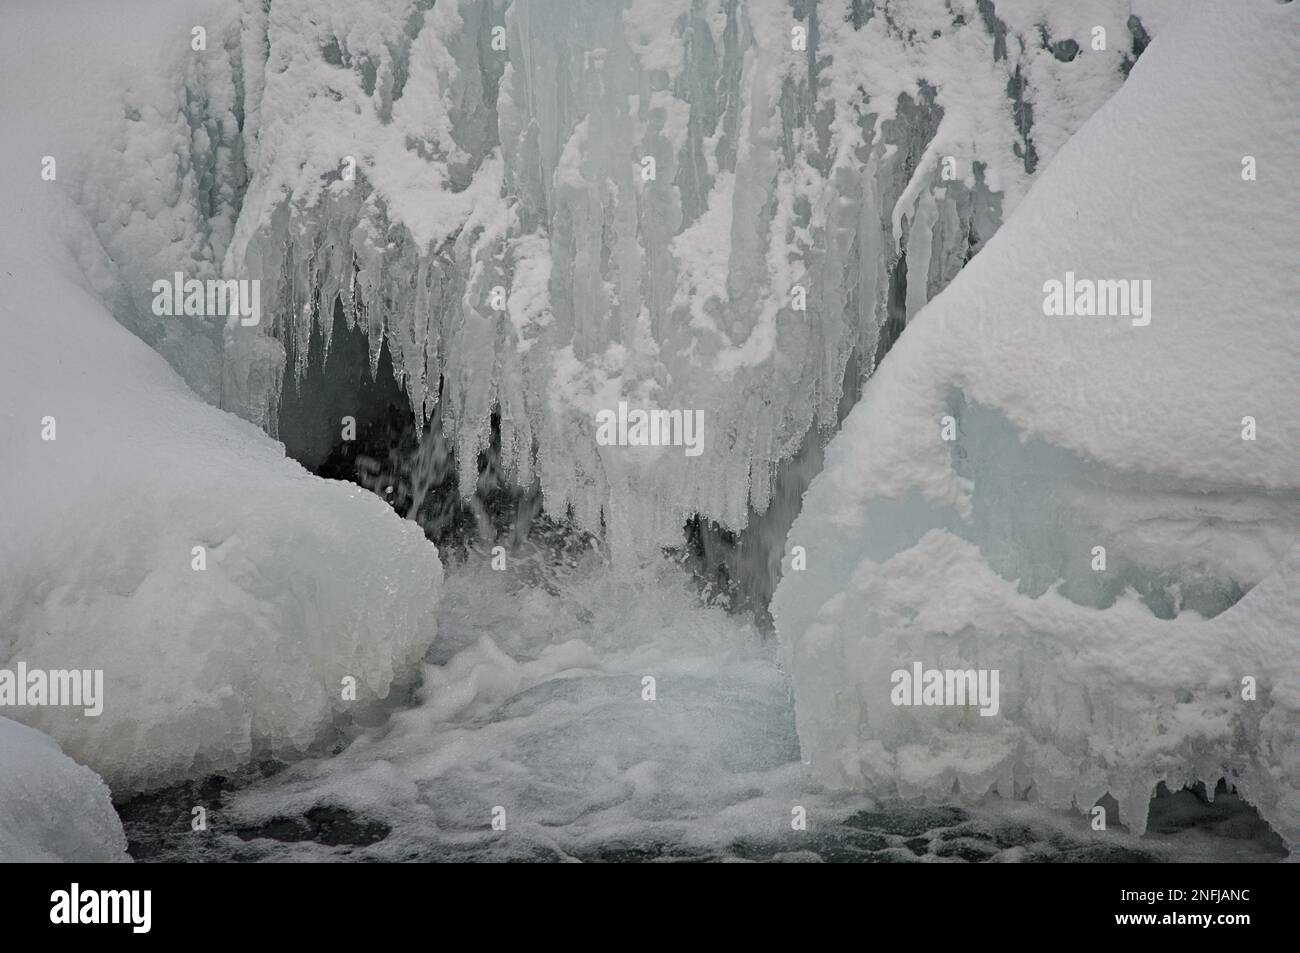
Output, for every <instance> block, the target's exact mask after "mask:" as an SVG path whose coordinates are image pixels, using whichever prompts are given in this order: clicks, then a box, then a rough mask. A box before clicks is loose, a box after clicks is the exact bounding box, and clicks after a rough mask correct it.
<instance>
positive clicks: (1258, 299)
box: [773, 2, 1300, 843]
mask: <svg viewBox="0 0 1300 953" xmlns="http://www.w3.org/2000/svg"><path fill="white" fill-rule="evenodd" d="M1294 17H1295V13H1294V9H1293V8H1291V7H1288V6H1284V5H1279V4H1273V3H1255V4H1248V5H1242V4H1229V3H1219V2H1211V3H1204V4H1198V5H1196V6H1195V7H1193V8H1189V13H1188V15H1187V17H1186V18H1185V21H1183V22H1179V23H1177V24H1173V25H1170V26H1168V27H1167V28H1166V29H1165V31H1164V32H1162V33H1161V35H1160V36H1158V37H1157V38H1156V40H1155V41H1154V42H1153V43H1152V45H1151V47H1150V49H1149V50H1148V51H1147V52H1146V53H1145V54H1144V56H1143V58H1142V60H1141V62H1140V63H1138V64H1137V66H1136V67H1135V68H1134V69H1133V72H1132V75H1131V77H1130V79H1129V80H1128V82H1127V83H1126V85H1125V86H1124V87H1123V88H1122V89H1121V90H1120V91H1119V92H1118V93H1117V94H1116V95H1115V97H1114V98H1113V99H1112V100H1111V101H1109V102H1108V103H1107V104H1105V105H1104V106H1103V107H1102V108H1101V109H1100V110H1099V111H1098V112H1097V113H1096V114H1095V115H1094V116H1093V117H1092V118H1091V119H1089V120H1088V121H1087V122H1086V123H1085V124H1084V126H1083V128H1082V129H1081V130H1080V131H1079V132H1078V133H1077V135H1076V136H1075V137H1074V138H1073V139H1071V140H1070V141H1069V142H1068V143H1067V144H1066V145H1065V146H1064V147H1063V148H1062V149H1061V150H1060V152H1059V154H1058V155H1057V156H1056V158H1055V159H1054V160H1053V162H1052V163H1051V165H1050V166H1048V167H1047V168H1046V170H1045V171H1044V172H1043V173H1042V175H1041V176H1040V177H1039V178H1038V179H1037V181H1036V182H1035V183H1034V185H1033V187H1032V189H1031V190H1030V192H1029V194H1028V195H1027V196H1026V198H1025V199H1024V201H1023V202H1022V203H1021V204H1020V205H1019V207H1018V208H1017V209H1016V211H1015V212H1014V213H1013V214H1012V215H1011V217H1010V219H1009V220H1008V222H1007V223H1006V225H1005V226H1004V227H1003V228H1002V229H1001V230H1000V231H999V232H998V234H997V235H996V236H995V237H994V238H993V239H992V240H991V241H990V242H989V243H988V245H987V247H986V248H985V249H984V251H983V252H981V254H980V255H979V257H977V258H976V259H974V260H973V261H972V262H971V263H970V265H968V266H967V268H966V269H964V270H963V271H962V273H961V274H959V275H958V276H957V277H956V278H955V279H954V280H953V282H952V284H951V285H950V286H949V287H948V288H947V289H946V290H945V291H944V292H943V293H942V294H940V295H938V296H937V297H936V298H935V299H934V300H932V301H931V302H930V303H929V304H928V305H927V306H926V307H925V308H923V309H922V310H921V312H920V314H919V315H918V316H917V318H916V320H915V321H914V322H913V324H912V326H911V327H910V328H909V329H908V331H907V333H906V334H905V335H904V336H903V337H902V338H901V339H900V341H899V342H898V344H897V346H896V347H895V348H894V349H893V350H892V351H891V352H890V354H889V357H888V359H887V360H885V361H884V362H883V363H882V365H881V366H880V368H879V370H878V371H877V373H876V374H875V376H874V377H873V378H872V379H871V380H870V381H869V382H868V383H867V385H866V387H865V389H864V393H863V399H862V401H861V402H860V403H859V404H858V406H857V407H856V408H855V409H854V410H853V412H852V413H851V414H850V416H849V417H848V419H847V420H846V422H845V425H844V428H843V430H842V431H841V433H840V434H839V435H838V436H837V437H836V438H835V439H834V440H833V441H832V442H831V444H830V446H829V447H828V449H827V455H826V468H825V470H824V471H823V472H822V474H821V475H820V476H819V477H818V478H817V479H816V480H815V481H814V483H813V485H812V487H811V489H810V490H809V493H808V495H807V498H806V500H805V505H804V509H803V512H802V514H801V516H800V517H799V519H798V520H797V522H796V523H795V524H794V526H793V528H792V530H791V532H790V535H789V539H788V547H789V549H788V552H790V551H793V547H795V546H799V547H802V548H803V549H804V551H805V554H804V555H805V560H806V561H805V564H804V568H803V569H802V570H801V569H800V568H799V567H796V566H794V565H793V562H792V560H791V559H789V558H787V560H786V562H785V567H784V568H785V574H784V577H783V579H782V582H781V584H780V587H779V588H778V590H777V593H776V597H775V599H774V603H773V614H774V616H775V619H776V626H777V630H778V633H779V635H780V638H781V641H782V646H783V651H784V653H785V656H786V661H787V665H788V668H789V671H790V673H791V677H792V680H793V683H794V692H795V704H796V715H797V719H798V727H799V735H800V741H801V745H802V749H803V753H804V756H805V757H806V758H807V759H809V760H810V761H811V762H812V764H813V765H814V767H815V768H816V769H817V771H818V772H819V774H820V775H821V776H822V777H824V778H825V779H826V780H827V781H828V782H829V783H832V784H834V785H837V786H848V787H869V788H872V789H875V790H890V789H892V790H896V791H898V792H899V793H902V794H905V795H916V794H929V795H932V796H938V797H946V796H948V795H950V794H951V793H952V791H953V789H954V786H956V787H957V788H958V789H959V790H960V791H961V792H962V793H963V794H965V795H968V796H978V795H982V794H984V793H986V792H987V791H989V790H990V789H995V790H996V791H997V792H998V793H999V794H1001V795H1002V796H1004V797H1015V796H1028V797H1030V798H1033V799H1036V800H1038V801H1041V802H1042V803H1044V804H1047V805H1049V806H1052V807H1064V808H1068V807H1070V806H1071V805H1075V806H1077V807H1079V808H1081V809H1089V808H1091V807H1092V806H1093V804H1094V803H1095V802H1096V801H1097V800H1098V799H1099V798H1100V797H1101V796H1102V795H1104V794H1106V793H1109V794H1110V795H1112V796H1113V797H1114V798H1115V799H1116V800H1117V801H1118V802H1119V806H1120V807H1119V814H1120V820H1121V821H1122V822H1123V823H1125V824H1126V825H1128V826H1129V827H1130V828H1132V829H1136V830H1137V831H1139V832H1140V831H1141V830H1142V829H1143V828H1144V827H1145V824H1146V807H1147V803H1148V800H1149V798H1150V797H1151V794H1152V791H1153V789H1154V788H1155V786H1156V784H1157V783H1158V782H1160V781H1164V782H1166V783H1167V784H1168V785H1169V786H1170V787H1171V788H1174V789H1177V788H1178V787H1179V786H1181V785H1183V784H1185V783H1190V782H1193V781H1196V780H1202V781H1204V782H1206V785H1207V788H1208V789H1210V790H1212V789H1213V788H1214V785H1215V783H1216V782H1217V781H1218V779H1219V778H1220V777H1223V778H1226V779H1227V781H1228V783H1229V784H1232V785H1234V786H1236V787H1237V788H1238V790H1239V791H1240V792H1241V793H1242V795H1243V796H1244V797H1246V798H1247V799H1248V800H1250V801H1251V802H1252V803H1253V804H1255V805H1256V807H1258V809H1259V810H1260V812H1261V814H1262V815H1263V817H1264V818H1265V819H1266V820H1267V821H1268V822H1269V823H1270V824H1271V825H1272V826H1273V827H1274V829H1275V830H1277V831H1278V832H1279V833H1280V834H1282V835H1283V836H1284V837H1285V838H1286V839H1288V840H1289V841H1290V842H1291V843H1295V841H1296V839H1297V833H1298V832H1300V797H1298V795H1297V787H1298V784H1297V782H1298V780H1300V778H1298V770H1300V765H1298V764H1297V761H1296V754H1295V752H1296V750H1297V749H1296V745H1295V725H1296V714H1297V709H1298V708H1300V681H1298V680H1297V674H1296V665H1295V660H1296V657H1297V649H1298V648H1300V644H1298V642H1297V636H1296V633H1297V631H1298V629H1297V613H1296V605H1295V598H1294V592H1295V589H1296V573H1297V568H1300V563H1297V555H1296V549H1295V538H1296V518H1297V489H1298V487H1297V482H1296V474H1297V473H1300V467H1298V466H1297V464H1298V463H1300V459H1298V458H1297V451H1296V447H1297V446H1298V443H1297V437H1298V436H1300V435H1298V434H1297V432H1296V426H1295V422H1294V414H1293V413H1292V404H1293V403H1294V394H1295V392H1296V383H1297V379H1296V364H1295V354H1296V345H1297V343H1298V342H1297V336H1296V330H1295V324H1294V318H1293V309H1294V304H1293V302H1294V300H1295V290H1296V289H1295V283H1294V278H1293V275H1294V269H1293V267H1292V263H1291V261H1290V259H1291V257H1292V252H1291V250H1290V249H1291V246H1292V245H1293V235H1292V232H1293V223H1292V221H1291V219H1290V217H1289V216H1288V215H1286V214H1284V213H1282V212H1281V210H1283V209H1289V208H1292V207H1294V206H1295V202H1296V198H1297V196H1296V185H1295V181H1294V177H1293V176H1291V175H1290V173H1289V171H1288V170H1289V158H1288V153H1287V149H1288V145H1287V144H1288V143H1289V142H1290V141H1292V139H1293V138H1294V131H1295V117H1294V111H1293V110H1292V108H1291V106H1290V105H1289V103H1288V102H1287V101H1286V99H1285V97H1280V96H1278V95H1277V94H1276V83H1277V77H1278V76H1280V75H1283V74H1284V73H1285V72H1286V70H1288V69H1289V68H1290V66H1289V64H1290V63H1291V60H1292V58H1293V57H1292V52H1291V47H1290V45H1289V39H1288V37H1289V36H1290V34H1291V33H1292V31H1293V29H1294ZM1067 272H1072V273H1074V274H1075V275H1077V276H1078V277H1079V278H1086V279H1088V280H1106V279H1116V280H1123V281H1124V282H1126V283H1127V282H1130V281H1137V282H1139V283H1140V282H1142V281H1147V282H1149V297H1148V298H1147V300H1146V313H1145V315H1142V316H1138V315H1136V314H1129V313H1121V314H1115V313H1114V312H1111V313H1110V314H1106V313H1102V314H1091V315H1069V316H1067V315H1049V314H1047V313H1046V312H1045V293H1046V292H1047V291H1048V287H1047V283H1048V282H1050V281H1053V280H1063V279H1065V278H1066V273H1067ZM1139 287H1140V285H1139ZM1076 300H1077V299H1076ZM1130 310H1132V309H1130ZM1148 318H1149V321H1147V319H1148ZM1144 322H1145V323H1144ZM916 662H920V663H922V664H923V665H924V667H925V668H933V669H939V670H945V669H949V670H966V669H974V670H981V669H983V670H988V671H992V670H997V671H999V672H1000V673H1001V675H1000V678H1001V685H1000V688H1001V699H1000V706H999V710H998V712H997V714H996V715H992V716H984V715H981V714H979V712H978V710H977V708H976V707H975V706H960V705H959V706H955V707H952V706H942V705H936V706H929V707H927V706H919V707H910V706H903V705H897V704H895V699H894V697H893V696H892V689H893V687H894V682H893V681H892V676H893V673H894V672H896V671H898V670H910V669H911V668H912V666H913V665H914V663H916Z"/></svg>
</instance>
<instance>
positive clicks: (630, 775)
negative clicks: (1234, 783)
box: [121, 554, 1279, 861]
mask: <svg viewBox="0 0 1300 953" xmlns="http://www.w3.org/2000/svg"><path fill="white" fill-rule="evenodd" d="M540 565H541V560H540V558H539V559H537V560H520V561H518V562H516V564H515V567H516V568H514V569H512V570H510V571H507V572H493V571H492V570H491V569H490V568H489V567H488V564H487V559H486V558H484V559H481V560H480V559H476V558H471V560H470V562H469V563H468V564H466V565H462V566H460V567H450V568H449V571H448V575H447V590H446V598H445V600H444V602H443V604H442V608H441V612H440V621H439V627H440V628H439V635H438V639H437V641H436V643H435V644H434V647H433V648H432V650H431V651H430V652H429V654H428V656H427V657H426V665H425V668H424V684H423V686H422V687H421V688H419V689H418V690H417V691H416V693H415V697H414V698H413V699H411V701H410V704H409V705H408V706H406V707H403V708H402V709H401V710H398V711H395V712H394V713H393V714H392V716H391V718H390V719H389V720H388V721H387V722H386V723H385V724H383V725H381V726H378V727H375V728H371V729H368V730H365V731H363V732H361V733H360V734H359V735H358V736H357V737H355V738H354V739H353V740H352V741H351V742H350V743H340V744H339V745H338V746H337V747H338V748H339V749H340V750H338V751H337V753H336V754H334V755H333V756H332V757H325V758H320V759H315V760H308V761H304V762H300V763H298V764H295V765H292V766H290V767H288V768H285V769H283V770H281V771H279V772H278V773H272V774H270V776H268V777H265V778H263V779H261V780H258V781H256V782H254V783H251V784H247V785H246V786H228V785H226V784H225V783H224V782H220V781H217V780H214V779H209V780H208V781H207V782H205V783H196V784H193V785H187V786H183V787H179V788H172V789H169V790H167V791H165V792H162V793H159V794H154V795H150V796H147V797H145V798H140V799H137V800H135V801H133V802H128V803H127V804H125V805H121V807H122V811H123V820H124V823H125V825H126V828H127V833H128V836H129V837H130V838H131V842H132V853H133V854H134V855H135V856H136V857H137V858H138V859H148V860H194V859H236V860H286V861H291V860H293V861H297V860H344V859H349V860H390V861H398V860H415V861H430V860H442V859H473V860H508V859H526V860H543V861H552V860H554V861H559V860H613V859H647V860H649V859H803V860H807V859H813V855H816V856H818V857H820V858H822V859H824V860H860V861H915V860H927V861H936V860H985V859H994V860H1040V861H1041V860H1047V861H1060V860H1099V859H1109V860H1117V861H1118V860H1146V859H1150V860H1158V859H1174V858H1188V859H1192V858H1200V859H1217V860H1226V859H1234V858H1235V859H1253V860H1269V859H1274V858H1276V857H1277V856H1279V855H1278V854H1277V853H1276V852H1274V850H1271V849H1270V847H1269V846H1268V845H1267V844H1266V843H1264V842H1261V841H1257V840H1252V839H1250V835H1251V834H1252V833H1258V832H1259V822H1258V821H1257V820H1255V818H1254V817H1253V814H1251V813H1246V812H1239V811H1235V810H1233V807H1234V805H1235V803H1236V802H1235V798H1232V797H1231V796H1227V797H1224V796H1220V798H1219V799H1218V801H1217V802H1216V804H1215V805H1214V806H1213V807H1209V808H1201V809H1199V810H1198V811H1196V812H1194V813H1195V814H1196V824H1197V827H1198V828H1200V829H1197V830H1184V831H1182V832H1181V833H1177V834H1162V833H1158V832H1156V833H1151V834H1149V835H1148V836H1146V837H1144V838H1142V839H1140V840H1138V839H1135V838H1132V837H1129V836H1128V835H1127V834H1125V833H1123V832H1122V831H1110V832H1106V833H1096V832H1093V831H1091V830H1089V829H1088V827H1087V825H1086V823H1085V822H1084V820H1083V818H1082V816H1079V817H1066V816H1062V815H1059V814H1054V813H1048V812H1045V811H1042V810H1040V809H1038V808H1036V807H1034V806H1033V805H1030V804H1024V803H1019V804H1012V803H1005V802H994V803H988V804H984V805H981V806H979V807H971V806H969V805H968V806H966V807H957V806H953V805H925V804H911V805H902V804H895V803H877V802H875V801H873V800H871V799H869V798H866V797H862V796H849V795H838V794H835V793H832V792H827V791H825V790H823V789H821V788H820V787H819V786H818V785H817V784H816V783H815V782H814V781H812V780H811V778H810V776H809V774H808V773H807V771H806V769H805V767H804V766H803V765H802V764H801V763H800V761H799V749H798V742H797V739H796V736H795V729H794V715H793V707H792V705H791V702H790V699H789V695H788V692H787V686H786V681H785V678H784V676H783V674H782V673H781V672H780V670H779V669H778V667H777V666H776V664H775V662H774V661H773V646H772V644H771V640H770V638H767V639H765V638H764V636H763V635H762V634H761V633H760V632H759V631H758V630H756V629H755V628H753V627H752V626H751V625H749V624H748V623H747V622H746V621H745V620H744V619H742V618H741V617H738V616H733V615H729V614H727V613H726V612H724V611H722V610H721V609H717V608H711V607H703V606H701V604H700V601H699V597H698V596H697V595H696V593H695V591H694V589H693V588H692V587H691V585H690V583H689V581H688V580H687V577H686V575H685V573H683V572H681V571H680V570H679V569H678V568H677V567H675V566H674V565H673V564H671V563H670V562H667V561H665V562H663V563H662V564H661V565H660V567H659V570H658V572H657V574H655V575H654V577H653V578H644V577H643V578H639V579H638V580H637V581H636V582H629V581H628V580H622V579H618V578H616V577H615V576H614V575H612V574H611V572H610V571H609V569H608V567H606V566H603V565H602V563H601V560H600V559H599V558H598V557H597V556H595V555H594V554H593V555H592V557H591V558H590V560H589V561H588V564H587V565H583V566H578V567H570V568H567V569H565V570H564V571H563V572H562V573H560V574H555V573H552V572H549V571H546V570H542V569H539V566H540ZM647 676H650V677H653V678H654V680H655V682H654V689H655V692H654V694H655V697H654V700H653V701H650V700H646V699H644V698H643V695H645V694H647V690H646V688H645V687H644V683H643V679H645V678H646V677H647ZM1165 803H1166V804H1167V808H1166V810H1165V812H1164V815H1163V816H1164V821H1163V825H1162V823H1161V822H1160V821H1158V820H1157V819H1156V818H1157V817H1158V816H1160V815H1159V812H1153V821H1152V830H1153V832H1154V831H1159V830H1161V829H1167V830H1173V829H1174V828H1177V827H1181V826H1183V825H1185V824H1188V823H1191V822H1192V815H1191V814H1188V813H1187V812H1186V811H1184V810H1180V809H1181V808H1185V807H1187V805H1188V804H1191V803H1193V801H1192V798H1191V796H1190V795H1187V794H1183V795H1180V796H1179V798H1178V799H1172V800H1167V801H1166V802H1165ZM194 806H205V807H206V809H207V811H208V815H207V817H208V830H207V831H205V832H194V831H192V830H191V812H192V808H193V807H194ZM496 807H502V808H504V809H505V818H504V819H505V828H506V829H505V830H504V831H501V830H494V829H493V826H492V822H493V809H494V808H496ZM796 807H802V808H803V809H804V810H805V811H806V815H807V829H806V830H804V831H796V830H794V829H793V828H792V822H793V820H794V816H795V815H794V813H793V812H794V809H795V808H796ZM498 817H499V812H498ZM498 823H499V822H498ZM1225 835H1226V836H1225Z"/></svg>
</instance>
